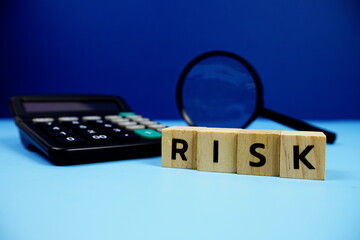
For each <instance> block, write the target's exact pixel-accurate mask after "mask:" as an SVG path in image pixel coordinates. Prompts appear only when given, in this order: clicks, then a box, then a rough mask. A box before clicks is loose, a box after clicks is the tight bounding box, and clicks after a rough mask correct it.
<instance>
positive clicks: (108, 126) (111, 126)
mask: <svg viewBox="0 0 360 240" xmlns="http://www.w3.org/2000/svg"><path fill="white" fill-rule="evenodd" d="M99 127H103V128H105V129H110V128H113V127H116V126H114V125H113V124H111V123H105V124H100V125H99Z"/></svg>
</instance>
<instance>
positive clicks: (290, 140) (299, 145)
mask: <svg viewBox="0 0 360 240" xmlns="http://www.w3.org/2000/svg"><path fill="white" fill-rule="evenodd" d="M280 142H281V143H280V177H285V178H303V179H315V180H324V179H325V158H326V136H325V135H324V134H323V133H322V132H302V131H282V132H281V137H280ZM312 168H314V169H312Z"/></svg>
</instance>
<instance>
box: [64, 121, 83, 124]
mask: <svg viewBox="0 0 360 240" xmlns="http://www.w3.org/2000/svg"><path fill="white" fill-rule="evenodd" d="M81 123H82V122H80V121H79V120H71V121H65V122H63V124H66V125H80V124H81Z"/></svg>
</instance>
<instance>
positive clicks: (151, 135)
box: [134, 128, 161, 139]
mask: <svg viewBox="0 0 360 240" xmlns="http://www.w3.org/2000/svg"><path fill="white" fill-rule="evenodd" d="M134 132H135V133H136V134H138V135H139V136H141V137H143V138H148V139H156V138H161V133H159V132H158V131H155V130H154V129H147V128H146V129H137V130H134Z"/></svg>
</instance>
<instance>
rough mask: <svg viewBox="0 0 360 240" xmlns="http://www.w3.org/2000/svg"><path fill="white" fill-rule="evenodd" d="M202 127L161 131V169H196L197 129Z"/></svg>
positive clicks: (174, 128) (170, 128)
mask: <svg viewBox="0 0 360 240" xmlns="http://www.w3.org/2000/svg"><path fill="white" fill-rule="evenodd" d="M201 128H202V127H168V128H164V129H163V130H162V131H161V134H162V137H161V138H162V140H161V152H162V153H161V157H162V166H163V167H172V168H190V169H196V167H197V165H196V142H197V141H196V136H197V129H201Z"/></svg>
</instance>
